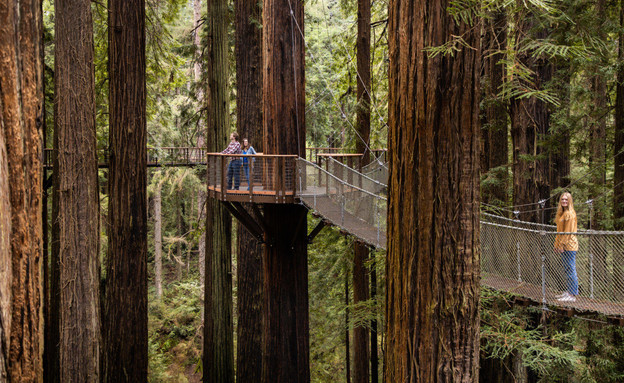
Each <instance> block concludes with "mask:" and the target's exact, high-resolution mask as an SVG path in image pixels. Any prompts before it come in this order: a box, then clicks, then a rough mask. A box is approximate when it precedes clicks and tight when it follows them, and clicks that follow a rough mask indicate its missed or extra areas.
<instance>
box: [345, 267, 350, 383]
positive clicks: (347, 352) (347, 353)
mask: <svg viewBox="0 0 624 383" xmlns="http://www.w3.org/2000/svg"><path fill="white" fill-rule="evenodd" d="M344 297H345V302H344V305H345V330H344V334H345V373H346V377H345V380H346V382H347V383H351V334H350V333H349V320H350V318H349V303H351V301H350V299H349V263H348V262H345V280H344Z"/></svg>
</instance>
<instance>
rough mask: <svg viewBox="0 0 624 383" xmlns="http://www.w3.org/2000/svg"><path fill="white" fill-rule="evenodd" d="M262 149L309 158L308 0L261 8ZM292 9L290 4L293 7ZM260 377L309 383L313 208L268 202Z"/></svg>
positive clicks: (272, 2) (275, 1)
mask: <svg viewBox="0 0 624 383" xmlns="http://www.w3.org/2000/svg"><path fill="white" fill-rule="evenodd" d="M262 7H263V8H262V12H263V13H262V28H263V44H262V51H263V55H262V61H263V73H262V76H263V87H262V90H263V93H262V98H263V104H262V105H263V116H262V118H263V124H262V126H263V133H264V144H263V148H264V152H265V153H268V154H298V155H299V156H302V157H305V141H306V136H305V132H306V129H305V89H304V88H305V70H304V54H305V50H304V45H303V37H302V35H301V33H303V32H302V31H304V30H305V28H304V25H303V1H300V0H298V1H291V2H285V1H281V0H265V1H264V2H263V5H262ZM291 7H292V8H291ZM264 213H265V219H266V222H267V223H268V224H269V226H270V232H271V237H270V238H267V239H269V241H272V244H273V246H265V247H264V259H263V263H264V265H263V277H264V308H263V310H264V314H263V318H264V320H263V326H264V331H263V334H264V345H263V350H262V355H263V359H262V381H263V382H265V383H268V382H276V383H280V382H293V383H298V382H299V383H301V382H304V383H305V382H309V381H310V362H309V357H310V356H309V354H310V353H309V331H310V330H309V318H308V264H307V255H308V248H307V219H306V216H307V212H306V210H305V208H303V207H302V206H299V205H294V204H293V205H278V204H265V206H264Z"/></svg>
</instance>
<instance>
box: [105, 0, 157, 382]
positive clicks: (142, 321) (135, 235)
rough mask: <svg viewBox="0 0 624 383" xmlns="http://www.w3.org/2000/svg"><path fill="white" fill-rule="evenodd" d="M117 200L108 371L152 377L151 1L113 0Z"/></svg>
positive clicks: (113, 183) (134, 378) (121, 378)
mask: <svg viewBox="0 0 624 383" xmlns="http://www.w3.org/2000/svg"><path fill="white" fill-rule="evenodd" d="M108 15H109V19H108V25H109V26H108V49H109V61H108V70H109V110H110V133H109V151H110V153H109V154H110V156H109V157H110V158H109V183H108V187H109V200H108V201H109V202H108V222H109V227H108V230H107V233H108V254H107V257H106V287H105V288H106V291H105V301H104V314H103V323H102V327H103V360H102V379H103V381H105V382H145V381H147V149H146V147H147V141H146V114H145V113H146V109H145V107H146V104H145V101H146V100H145V1H144V0H109V7H108Z"/></svg>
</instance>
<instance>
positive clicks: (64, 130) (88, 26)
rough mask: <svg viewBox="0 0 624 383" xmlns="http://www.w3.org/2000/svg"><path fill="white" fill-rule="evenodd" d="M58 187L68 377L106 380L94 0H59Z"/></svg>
mask: <svg viewBox="0 0 624 383" xmlns="http://www.w3.org/2000/svg"><path fill="white" fill-rule="evenodd" d="M54 10H55V24H54V25H55V35H54V36H55V60H54V68H55V71H54V72H55V77H54V78H55V97H54V101H55V104H54V106H55V113H54V118H55V129H54V134H55V137H54V138H55V139H54V144H55V145H54V146H55V149H56V158H55V165H56V167H55V169H54V178H55V181H54V184H55V188H54V192H55V198H57V199H58V209H59V211H62V212H63V214H60V215H59V216H58V217H57V220H56V224H57V225H58V226H59V228H58V230H59V238H58V241H59V242H60V243H59V254H58V257H59V258H58V262H60V264H61V265H62V267H60V268H59V270H60V275H59V277H60V286H61V291H60V312H59V313H58V314H59V331H60V333H59V335H60V342H59V345H58V347H59V358H60V374H59V380H60V381H61V382H69V381H81V382H99V380H100V376H99V373H100V339H101V334H100V289H99V286H100V266H99V258H98V257H99V239H100V238H99V234H100V233H99V210H100V209H99V206H100V205H99V190H98V179H97V177H98V172H97V169H98V167H97V166H98V164H97V158H96V150H95V147H96V131H95V91H94V87H95V80H94V78H95V72H94V65H93V55H94V50H93V49H94V48H93V21H92V18H91V1H89V0H82V1H70V0H56V1H55V2H54Z"/></svg>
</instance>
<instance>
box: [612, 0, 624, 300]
mask: <svg viewBox="0 0 624 383" xmlns="http://www.w3.org/2000/svg"><path fill="white" fill-rule="evenodd" d="M618 38H619V41H618V47H619V49H618V62H622V60H624V0H620V33H619V36H618ZM615 93H616V96H615V147H614V151H615V155H614V160H613V161H614V174H613V221H614V226H615V229H616V230H624V66H619V67H618V70H617V82H616V88H615ZM623 258H624V257H622V256H621V255H620V256H618V257H617V259H616V260H615V262H614V271H613V274H614V275H613V279H614V280H617V281H621V280H623V279H624V259H623ZM614 290H615V291H614V295H615V297H616V298H617V299H622V297H624V288H622V287H619V288H615V289H614Z"/></svg>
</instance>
